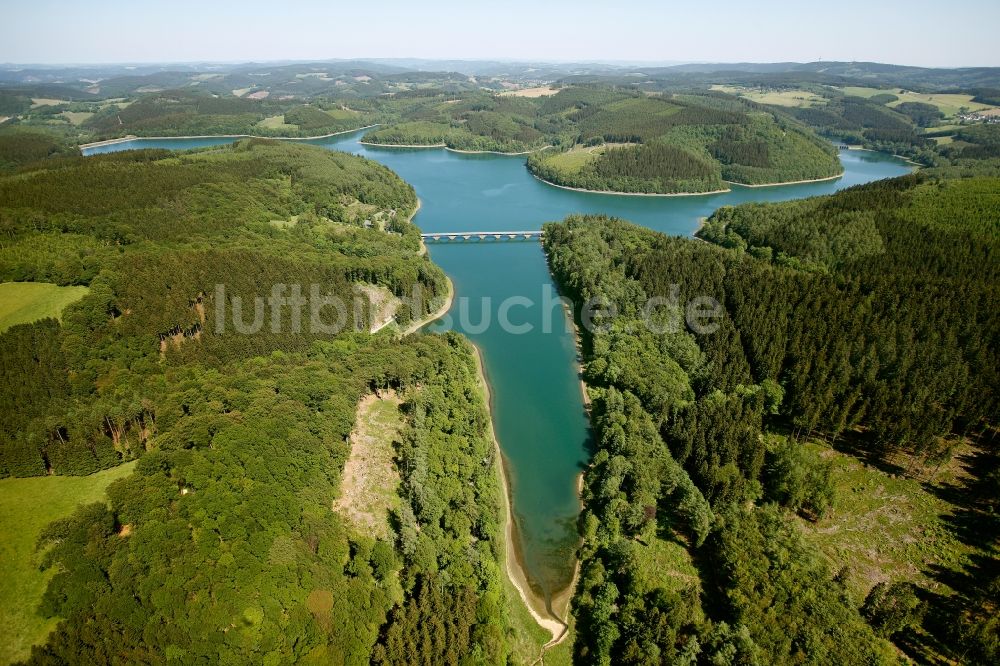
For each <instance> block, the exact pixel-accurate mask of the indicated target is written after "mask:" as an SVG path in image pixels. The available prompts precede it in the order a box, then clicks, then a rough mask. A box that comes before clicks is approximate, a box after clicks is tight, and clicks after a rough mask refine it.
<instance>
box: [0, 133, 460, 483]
mask: <svg viewBox="0 0 1000 666" xmlns="http://www.w3.org/2000/svg"><path fill="white" fill-rule="evenodd" d="M36 164H38V165H44V167H43V166H37V167H36V168H34V169H32V170H29V171H22V172H21V173H19V174H18V175H17V176H11V177H8V178H3V179H0V201H3V206H2V207H0V229H2V232H0V233H2V236H3V246H2V247H0V277H2V279H3V280H4V281H17V282H24V281H34V282H49V283H55V284H58V285H87V286H89V287H90V291H89V293H88V294H87V296H86V297H85V298H84V299H83V300H81V301H80V302H79V303H76V304H74V305H72V306H70V308H69V309H68V310H67V311H66V312H65V313H64V316H63V322H62V326H61V327H55V328H53V327H52V325H51V323H50V322H49V323H47V322H39V323H37V324H29V325H25V326H15V327H13V328H12V329H10V330H9V331H7V332H5V333H3V334H2V335H0V340H2V345H0V349H2V350H3V358H4V364H3V374H4V384H3V394H2V398H0V401H2V404H3V408H2V409H0V413H2V414H3V416H2V418H3V423H2V426H0V432H2V433H3V443H2V448H3V456H2V461H3V462H2V465H3V467H2V473H3V474H4V475H7V474H11V475H18V476H23V475H32V474H45V473H51V472H54V473H60V474H61V473H74V474H85V473H89V472H92V471H94V470H96V469H100V468H103V467H107V466H110V465H114V464H118V463H119V462H121V461H123V460H128V459H131V458H134V457H136V456H138V455H140V454H141V452H142V450H143V448H144V445H145V443H146V440H147V439H148V437H149V422H148V420H149V419H150V418H152V415H151V414H150V411H151V409H152V407H151V406H149V405H147V404H146V403H147V402H148V401H149V400H150V399H153V398H154V396H151V395H149V394H148V391H146V390H145V389H144V388H143V386H144V379H145V377H146V376H147V374H148V373H154V374H159V373H162V372H164V371H165V367H166V366H164V364H163V363H164V361H165V362H166V363H167V366H169V365H170V364H171V363H178V364H183V363H185V362H188V361H192V360H200V361H201V362H208V361H209V360H210V361H211V362H212V363H215V364H216V365H221V364H224V363H227V362H229V361H231V360H235V359H240V358H246V357H249V356H256V355H262V354H263V355H266V354H268V353H270V352H272V351H275V350H284V351H301V350H304V349H306V348H308V347H309V345H310V344H311V342H312V340H313V339H316V338H321V337H323V334H322V333H319V332H317V331H311V330H302V331H301V333H299V334H296V335H288V334H282V332H281V331H273V332H272V329H271V327H263V328H262V329H261V330H260V331H259V332H258V333H257V334H255V335H237V336H233V335H224V334H223V331H221V330H220V331H217V330H216V327H217V326H218V322H219V318H218V317H217V316H216V309H217V308H219V307H220V304H218V303H215V297H216V287H215V285H217V284H224V285H225V289H226V293H227V295H228V296H229V297H241V298H243V299H244V300H245V301H247V302H253V299H254V298H256V297H258V296H266V295H267V293H263V294H262V293H261V291H260V290H261V289H263V287H262V286H261V285H271V284H274V283H282V284H299V285H302V289H303V291H305V292H308V291H309V288H310V285H312V284H316V285H322V288H323V293H324V294H327V293H329V294H335V295H339V296H340V297H342V298H343V299H344V300H345V302H347V303H351V302H352V299H353V297H354V296H355V290H356V285H359V284H371V285H379V286H380V287H381V288H384V289H385V290H387V291H388V292H391V293H392V294H395V295H396V296H399V297H403V296H407V297H409V296H410V295H411V294H412V292H413V288H414V287H416V286H419V287H420V288H421V289H423V290H424V293H425V302H424V303H423V304H422V305H421V311H419V312H410V311H409V310H408V307H409V306H407V305H406V302H404V303H403V305H401V308H400V310H399V312H398V313H397V320H398V321H400V322H401V323H405V322H406V321H409V320H410V319H413V318H419V317H422V316H423V315H424V314H425V312H426V311H429V308H430V307H431V304H430V300H431V299H433V298H434V297H435V296H437V295H439V294H440V293H441V292H442V291H443V290H444V289H445V280H444V276H443V274H442V273H441V271H440V270H439V269H437V268H436V267H435V266H433V265H432V264H431V263H430V262H429V261H428V260H427V259H425V258H422V257H419V256H418V255H417V250H418V249H419V238H418V231H417V230H416V228H415V227H413V226H412V225H410V224H408V223H407V222H406V220H407V219H408V217H409V215H410V214H411V213H412V211H413V210H414V209H415V207H416V197H415V195H414V194H413V190H412V188H411V187H410V186H409V185H406V184H405V183H403V182H402V181H401V180H400V179H399V178H398V177H397V176H396V175H395V174H393V173H392V172H390V171H389V170H388V169H386V168H385V167H382V166H381V165H378V164H375V163H373V162H369V161H367V160H362V159H360V158H355V157H351V156H347V155H344V154H341V153H331V152H330V151H324V150H322V149H318V148H311V147H306V146H292V145H288V144H282V143H277V142H271V141H267V140H263V139H254V140H247V141H243V142H240V143H237V144H235V145H233V146H232V147H227V148H223V149H215V150H205V151H200V152H195V153H189V154H185V155H182V156H179V157H178V156H174V155H173V154H172V153H169V152H167V151H128V152H123V153H116V154H110V155H106V156H99V157H91V158H80V157H52V158H50V159H48V160H47V161H45V162H41V163H36ZM366 220H367V221H369V222H373V224H372V227H371V228H366V227H365V224H364V222H365V221H366ZM379 225H381V227H382V228H379ZM268 289H269V287H268ZM362 306H363V308H364V307H366V306H365V305H364V303H363V302H362ZM360 314H361V321H358V322H357V325H358V326H359V327H361V328H364V327H366V326H367V325H368V321H367V317H368V314H367V312H366V311H364V312H361V313H360ZM194 340H197V343H193V341H194ZM43 367H44V368H48V369H51V371H52V372H54V373H55V375H54V376H53V378H52V382H51V383H50V382H49V381H47V380H46V379H45V378H46V375H45V374H44V373H43V372H40V371H38V370H39V369H42V368H43ZM126 371H127V372H126ZM33 376H37V379H38V381H25V379H24V378H25V377H33ZM21 404H30V405H33V406H34V408H35V410H36V411H37V413H33V412H32V410H27V411H25V410H21V409H19V408H17V407H16V406H17V405H21Z"/></svg>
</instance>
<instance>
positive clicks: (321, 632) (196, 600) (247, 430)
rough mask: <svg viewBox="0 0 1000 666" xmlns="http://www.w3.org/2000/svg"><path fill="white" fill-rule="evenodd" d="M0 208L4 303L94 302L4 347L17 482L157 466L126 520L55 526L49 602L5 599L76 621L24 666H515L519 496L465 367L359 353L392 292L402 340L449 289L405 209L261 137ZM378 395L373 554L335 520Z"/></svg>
mask: <svg viewBox="0 0 1000 666" xmlns="http://www.w3.org/2000/svg"><path fill="white" fill-rule="evenodd" d="M0 202H2V207H0V225H2V227H0V228H2V235H3V243H2V247H0V271H2V272H0V275H2V279H3V280H4V281H44V282H50V283H56V284H61V285H71V284H72V285H87V286H88V287H89V291H88V292H87V294H86V295H85V296H84V297H83V298H82V299H81V300H79V301H78V302H76V303H74V304H72V305H70V306H68V307H67V308H66V309H65V310H64V311H63V314H62V323H61V324H60V322H58V321H56V320H55V319H51V318H49V319H43V320H41V321H38V322H35V323H30V324H21V325H16V326H13V327H11V328H10V329H9V330H7V331H6V332H4V333H2V334H0V372H2V374H3V379H2V382H0V391H2V393H0V418H2V422H0V436H2V442H0V465H2V474H3V476H8V475H16V476H27V475H42V474H50V475H60V474H88V473H91V472H93V471H95V470H98V469H101V468H107V467H111V466H115V465H119V464H121V463H122V462H123V461H127V460H133V459H138V463H137V466H136V468H135V469H136V471H135V473H134V474H132V475H130V476H127V477H125V478H123V479H122V480H120V481H118V482H116V483H114V484H113V485H112V486H110V487H109V489H108V496H109V498H110V503H109V505H107V506H105V505H104V504H95V505H91V506H87V507H83V508H81V509H79V510H78V511H77V513H76V514H75V515H73V516H72V517H70V518H67V519H64V520H60V521H58V522H56V523H54V524H52V525H51V526H49V527H48V528H46V529H45V530H44V532H43V534H42V538H41V540H40V542H39V544H38V552H37V557H38V558H39V562H40V564H41V567H42V570H43V571H47V572H49V573H50V574H54V575H53V576H52V578H51V580H50V582H49V586H48V590H47V592H46V593H45V596H44V598H43V599H41V600H39V599H28V598H22V599H16V600H13V599H11V600H8V599H6V597H5V599H4V603H8V602H10V603H15V602H16V603H19V604H28V605H30V606H32V607H34V606H35V605H36V604H39V601H40V602H41V603H40V606H39V610H38V612H39V613H40V614H41V615H42V616H44V617H54V618H59V619H61V622H60V623H59V625H58V628H57V629H56V631H55V632H54V633H53V634H52V635H51V636H50V637H49V639H48V641H47V642H46V643H45V644H44V645H40V646H36V647H35V648H34V652H33V653H32V655H31V659H30V660H29V661H30V662H31V663H39V664H43V663H45V664H47V663H135V662H165V661H180V662H185V663H188V662H194V661H206V662H211V663H245V662H247V661H262V662H263V663H273V664H284V663H290V662H293V661H298V662H305V663H373V662H374V663H383V664H409V663H414V662H415V661H420V660H423V661H425V662H426V663H449V664H457V663H459V661H460V660H462V659H468V658H470V657H472V658H474V659H475V660H476V662H477V663H495V664H501V663H505V661H506V658H507V655H508V653H509V652H510V650H511V639H510V632H511V629H510V626H511V624H510V620H509V619H508V616H507V613H508V610H507V609H508V605H507V603H508V600H507V597H506V595H505V592H504V588H503V586H502V581H503V575H504V574H503V569H502V562H503V557H504V542H503V520H504V514H503V505H502V501H501V500H502V496H501V495H500V493H501V492H502V491H501V487H500V481H499V476H498V470H497V464H498V460H497V457H496V450H495V447H494V443H493V440H492V437H491V435H490V430H489V414H488V412H487V410H486V405H485V404H484V402H483V398H482V393H481V391H480V387H479V385H478V377H477V370H476V365H475V362H474V358H473V356H472V349H471V348H470V347H469V345H468V344H467V343H465V342H464V341H463V340H462V339H461V338H459V337H458V336H455V335H453V334H449V335H447V336H433V335H426V336H418V337H410V338H406V339H404V340H399V339H398V336H396V335H395V334H394V333H392V332H390V331H384V332H381V333H378V334H375V335H370V334H369V333H368V332H367V331H368V329H369V328H370V327H371V325H372V324H373V318H374V316H373V314H372V312H373V308H374V305H373V303H372V302H371V301H370V300H369V298H368V296H369V295H370V294H371V293H372V291H373V290H374V291H377V292H379V293H382V294H385V295H387V297H390V298H396V299H398V300H399V302H398V307H397V309H396V311H395V319H396V321H398V322H399V323H407V322H409V321H411V320H413V319H416V318H420V317H423V316H424V315H425V314H426V313H427V312H429V311H430V310H431V309H432V308H433V307H436V306H437V302H436V301H437V300H439V299H440V297H441V296H443V295H444V292H445V290H446V289H447V285H446V281H445V279H444V276H443V274H442V273H441V271H440V269H438V268H437V267H436V266H434V265H433V264H432V263H431V262H430V260H429V259H427V258H426V257H425V256H422V255H421V254H420V252H419V237H418V230H417V229H416V228H415V227H414V226H413V225H411V224H410V223H409V217H410V215H411V214H412V212H413V211H414V210H415V208H416V197H415V196H414V193H413V190H412V188H411V187H410V186H408V185H407V184H405V183H404V182H403V181H401V180H400V179H399V178H398V177H397V176H396V175H395V174H393V173H392V172H391V171H389V170H388V169H386V168H385V167H382V166H380V165H378V164H376V163H373V162H370V161H368V160H364V159H362V158H358V157H353V156H349V155H346V154H343V153H334V152H329V151H325V150H322V149H318V148H312V147H307V146H295V145H288V144H283V143H277V142H273V141H268V140H262V139H254V140H246V141H242V142H239V143H237V144H234V145H232V146H229V147H225V148H221V149H208V150H202V151H195V152H189V153H180V154H176V153H169V152H166V151H133V152H122V153H114V154H109V155H105V156H99V157H90V158H80V157H60V156H50V157H48V158H47V159H44V160H41V161H37V162H33V163H32V165H31V166H29V167H23V168H22V169H21V170H20V171H19V172H18V173H17V174H16V175H12V176H6V177H3V178H0ZM219 285H223V286H224V290H225V291H224V292H220V291H219ZM272 285H278V287H279V288H280V293H281V294H284V295H285V296H291V295H293V294H294V293H295V292H294V290H295V289H299V288H301V291H302V292H303V294H304V295H306V296H310V295H311V294H310V290H311V287H312V286H313V285H316V287H317V288H318V289H321V292H320V293H321V294H322V295H323V296H325V297H337V298H341V299H343V301H344V303H345V304H346V306H347V308H348V309H347V311H346V312H345V313H344V314H345V316H346V320H345V321H343V322H341V323H342V326H339V327H338V326H337V325H336V323H334V321H333V320H336V319H337V312H336V310H335V309H333V308H329V309H327V310H325V311H321V312H320V314H319V315H318V316H319V320H318V321H319V323H320V324H323V325H324V327H321V328H319V330H317V329H315V328H310V327H311V326H316V325H317V324H316V321H317V320H316V319H311V318H310V314H311V311H310V308H311V307H312V306H311V305H308V306H305V313H304V314H303V317H302V320H300V321H298V322H297V323H296V319H295V315H294V310H293V309H291V307H290V301H291V298H289V301H286V302H285V307H284V309H281V306H280V305H279V306H274V305H273V303H274V302H273V301H270V302H268V303H267V308H266V309H267V312H264V307H263V301H262V300H261V302H255V299H264V298H267V297H270V296H272V295H273V293H274V292H273V291H272ZM415 289H416V290H417V294H416V295H417V296H418V297H419V298H414V290H415ZM420 292H422V295H421V293H420ZM220 296H223V297H224V300H223V301H220V300H219V297H220ZM234 297H241V298H242V302H243V303H246V304H248V305H247V306H246V307H247V308H249V309H252V310H253V314H251V313H250V312H247V311H244V312H242V313H235V312H233V311H234V310H236V309H237V305H236V299H235V298H234ZM407 299H410V300H407ZM258 319H260V320H261V323H262V324H266V325H260V326H256V327H255V325H254V324H253V323H248V322H256V321H257V320H258ZM390 328H391V327H390ZM365 395H368V396H372V395H374V396H376V397H378V396H381V395H392V396H394V399H397V398H395V396H398V399H397V400H398V401H399V402H401V405H400V407H399V412H398V413H399V419H400V423H399V426H398V428H399V432H398V435H397V436H394V439H392V440H390V441H387V442H385V443H384V444H383V445H384V446H386V447H388V448H389V449H390V451H391V454H390V458H389V459H387V460H386V461H385V464H387V465H389V466H390V469H391V470H393V471H391V472H390V475H389V478H390V479H391V478H396V479H397V480H396V483H395V484H394V485H390V486H387V490H386V492H387V493H389V498H388V499H386V500H385V506H384V508H383V509H382V511H383V514H382V515H381V516H380V517H379V515H378V513H377V510H376V520H380V521H381V522H382V523H384V528H385V529H378V530H372V529H370V528H368V527H367V526H366V525H365V524H362V523H359V522H357V520H356V518H355V517H354V514H352V513H351V512H349V511H346V510H343V509H338V508H337V507H338V505H337V502H336V501H335V500H337V501H341V500H340V499H339V498H341V497H342V496H343V495H344V493H345V492H347V491H346V486H345V483H344V481H343V479H342V476H341V475H342V470H343V469H344V466H345V462H346V461H347V460H348V458H349V457H350V456H351V455H352V438H351V436H350V435H351V433H352V429H357V428H362V427H365V426H364V424H363V423H361V421H360V419H361V416H360V414H361V412H360V410H359V408H358V404H359V401H360V400H361V398H362V397H363V396H365ZM356 419H357V420H356ZM386 436H388V435H386ZM38 501H44V498H38ZM373 510H375V509H373ZM443 609H447V612H444V611H443ZM43 636H44V634H43ZM36 640H37V639H36Z"/></svg>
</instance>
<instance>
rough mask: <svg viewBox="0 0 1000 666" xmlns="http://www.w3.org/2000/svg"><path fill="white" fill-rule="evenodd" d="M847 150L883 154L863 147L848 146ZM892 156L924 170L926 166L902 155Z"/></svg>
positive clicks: (894, 154)
mask: <svg viewBox="0 0 1000 666" xmlns="http://www.w3.org/2000/svg"><path fill="white" fill-rule="evenodd" d="M847 150H863V151H864V152H866V153H878V152H881V151H878V150H872V149H871V148H864V147H862V146H847ZM892 156H893V157H895V158H896V159H899V160H903V161H904V162H906V163H907V164H912V165H913V166H915V167H921V168H923V166H924V165H923V164H921V163H920V162H914V161H913V160H911V159H910V158H909V157H904V156H902V155H897V154H896V153H892Z"/></svg>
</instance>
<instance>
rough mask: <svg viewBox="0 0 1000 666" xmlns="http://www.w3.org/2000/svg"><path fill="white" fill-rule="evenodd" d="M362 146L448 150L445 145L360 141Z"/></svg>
mask: <svg viewBox="0 0 1000 666" xmlns="http://www.w3.org/2000/svg"><path fill="white" fill-rule="evenodd" d="M358 144H360V145H362V146H373V147H375V148H447V147H448V146H447V145H446V144H443V143H372V142H371V141H358Z"/></svg>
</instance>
